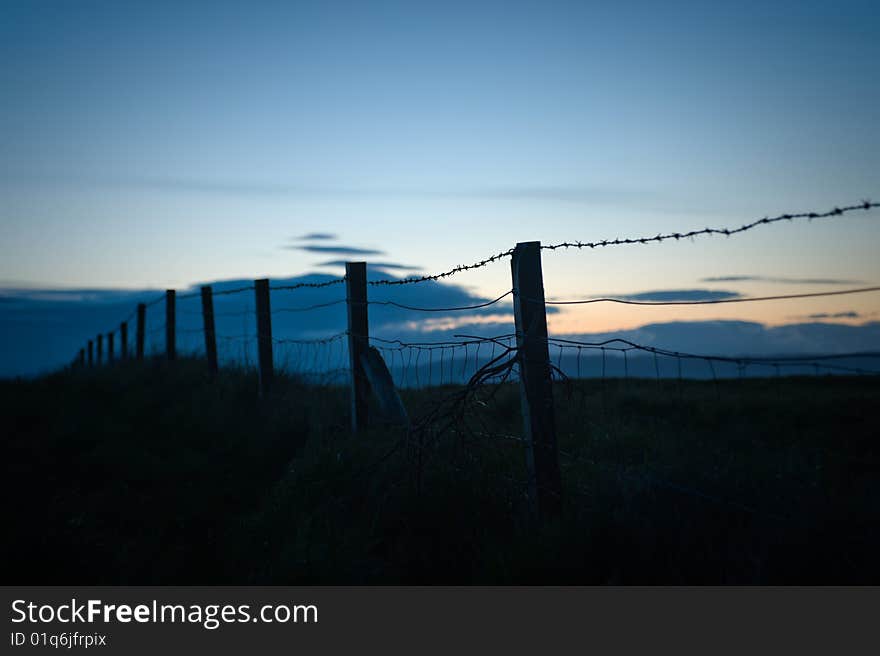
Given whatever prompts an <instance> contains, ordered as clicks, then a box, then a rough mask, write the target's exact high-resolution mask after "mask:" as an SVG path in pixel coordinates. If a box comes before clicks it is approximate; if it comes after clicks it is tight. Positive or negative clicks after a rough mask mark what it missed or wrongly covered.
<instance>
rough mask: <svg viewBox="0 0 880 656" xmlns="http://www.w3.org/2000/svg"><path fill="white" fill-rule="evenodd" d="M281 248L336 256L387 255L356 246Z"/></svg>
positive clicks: (312, 245)
mask: <svg viewBox="0 0 880 656" xmlns="http://www.w3.org/2000/svg"><path fill="white" fill-rule="evenodd" d="M281 248H285V249H287V250H298V251H306V252H309V253H332V254H334V255H385V252H384V251H377V250H373V249H371V248H355V247H354V246H316V245H314V244H306V245H305V246H282V247H281Z"/></svg>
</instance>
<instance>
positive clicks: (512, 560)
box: [0, 360, 880, 585]
mask: <svg viewBox="0 0 880 656" xmlns="http://www.w3.org/2000/svg"><path fill="white" fill-rule="evenodd" d="M456 389H457V388H453V387H445V388H442V389H441V388H432V389H428V390H422V391H412V392H408V393H406V394H405V396H404V401H405V402H406V405H407V407H408V408H409V409H410V413H411V416H413V417H415V418H418V417H421V416H424V414H425V413H426V412H428V411H429V410H430V409H432V408H436V407H438V406H437V404H438V402H439V401H440V400H441V399H443V398H445V397H448V396H449V395H450V394H452V393H453V392H455V391H456ZM256 390H257V382H256V376H255V375H254V374H253V373H251V372H247V371H239V370H227V371H223V372H221V374H220V375H219V376H218V377H217V378H216V379H213V380H212V379H211V378H210V377H208V376H207V374H206V373H205V372H204V367H203V365H202V363H201V362H199V361H197V360H181V361H178V362H176V363H172V364H171V365H169V364H168V363H164V362H161V361H153V362H147V363H145V364H143V365H140V366H138V365H136V364H134V363H131V364H129V365H126V366H121V365H119V366H115V367H112V368H106V369H102V370H98V371H91V372H90V371H80V372H65V373H60V374H56V375H52V376H49V377H44V378H40V379H36V380H32V381H5V382H2V383H0V406H2V407H0V411H2V416H3V417H4V419H5V422H4V423H5V429H4V431H3V433H4V436H5V437H4V440H3V443H4V454H3V460H4V462H5V463H6V475H5V477H4V478H5V479H6V484H7V486H8V490H7V495H6V499H7V511H6V517H7V522H6V525H7V531H6V536H7V537H6V539H5V540H4V547H3V548H4V550H5V552H6V553H5V557H4V559H3V563H4V569H5V571H4V581H5V582H6V583H7V584H24V583H27V584H31V585H33V584H49V583H52V584H123V585H124V584H219V583H235V584H248V583H268V584H272V583H291V584H326V583H335V584H361V583H374V584H384V583H624V584H629V583H878V582H880V565H878V563H877V559H876V554H877V553H878V548H880V449H878V441H877V440H878V434H880V431H878V423H877V418H876V414H875V413H876V409H877V407H880V405H878V402H880V378H877V377H854V378H846V377H804V378H784V377H783V378H768V379H744V380H725V381H719V382H718V383H713V382H711V381H683V382H679V381H674V380H669V381H666V380H664V381H659V382H658V381H655V380H634V379H630V380H622V379H609V380H606V381H601V380H586V381H574V382H571V383H570V384H561V383H560V384H559V386H558V388H557V389H556V394H555V401H556V414H557V424H558V435H559V443H560V453H561V456H560V461H561V466H562V472H563V474H562V475H563V485H564V495H565V496H564V499H563V504H564V509H563V515H562V517H561V518H560V519H558V520H555V521H550V522H545V523H543V524H539V523H536V522H534V521H533V520H531V519H530V518H529V515H528V512H527V506H528V504H527V502H526V499H525V498H524V490H525V489H526V488H525V486H524V480H523V479H524V476H525V474H524V472H525V468H524V455H523V449H522V443H521V441H519V439H518V436H519V435H520V434H521V429H520V417H519V397H518V393H519V392H518V389H517V388H516V387H514V386H513V385H511V384H508V385H502V386H500V387H486V388H483V389H481V390H479V391H478V392H477V396H476V398H474V399H471V400H470V401H469V402H468V403H467V404H466V405H464V406H460V407H459V406H449V407H446V406H442V405H441V406H439V407H440V408H441V411H440V412H438V413H437V414H436V416H435V417H434V418H433V420H432V421H431V422H429V423H427V424H425V425H424V430H421V431H416V432H415V433H413V434H412V435H410V436H409V439H407V435H406V433H405V431H404V430H403V429H401V428H396V427H391V426H382V425H377V426H376V427H375V428H374V429H372V430H371V431H369V432H368V433H366V434H363V435H360V436H358V437H356V438H353V437H351V436H350V434H349V425H348V414H347V413H348V401H347V389H346V388H343V387H330V386H325V387H313V386H308V385H304V384H302V383H299V382H298V381H296V380H294V379H291V378H282V379H280V381H279V383H278V385H277V388H276V389H275V390H274V393H273V394H272V395H271V397H269V398H265V399H260V398H259V397H258V395H257V393H256ZM417 425H418V422H417Z"/></svg>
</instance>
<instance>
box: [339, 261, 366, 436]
mask: <svg viewBox="0 0 880 656" xmlns="http://www.w3.org/2000/svg"><path fill="white" fill-rule="evenodd" d="M345 292H346V294H345V295H346V307H347V308H348V357H349V364H350V367H351V430H352V432H353V433H358V432H359V431H362V430H364V429H365V428H366V427H367V424H368V420H369V417H368V416H367V410H368V407H369V406H368V399H369V392H370V388H369V385H370V383H369V381H368V380H367V374H366V371H365V370H364V364H363V357H364V355H365V354H366V353H367V349H368V348H369V345H370V344H369V342H370V328H369V322H368V320H367V263H366V262H346V263H345Z"/></svg>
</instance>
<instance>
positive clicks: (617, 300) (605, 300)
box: [527, 287, 880, 305]
mask: <svg viewBox="0 0 880 656" xmlns="http://www.w3.org/2000/svg"><path fill="white" fill-rule="evenodd" d="M877 291H880V287H860V288H858V289H843V290H836V291H831V292H810V293H807V294H779V295H776V296H752V297H744V298H717V299H704V300H698V301H634V300H631V299H626V298H604V297H603V298H591V299H585V300H575V301H544V303H545V304H546V305H587V304H589V303H622V304H624V305H716V304H718V303H749V302H752V301H780V300H785V299H792V298H814V297H819V296H842V295H844V294H861V293H865V292H877ZM527 300H529V301H533V302H539V301H540V299H531V298H530V299H527Z"/></svg>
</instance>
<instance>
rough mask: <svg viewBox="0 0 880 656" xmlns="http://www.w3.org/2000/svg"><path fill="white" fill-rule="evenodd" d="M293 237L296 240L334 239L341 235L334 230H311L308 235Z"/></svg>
mask: <svg viewBox="0 0 880 656" xmlns="http://www.w3.org/2000/svg"><path fill="white" fill-rule="evenodd" d="M293 239H295V240H296V241H334V240H336V239H339V237H338V235H334V234H333V233H332V232H310V233H308V234H307V235H302V236H300V237H293Z"/></svg>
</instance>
